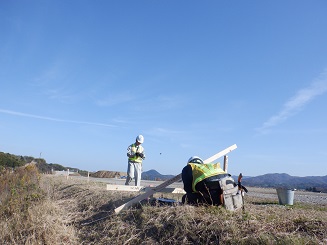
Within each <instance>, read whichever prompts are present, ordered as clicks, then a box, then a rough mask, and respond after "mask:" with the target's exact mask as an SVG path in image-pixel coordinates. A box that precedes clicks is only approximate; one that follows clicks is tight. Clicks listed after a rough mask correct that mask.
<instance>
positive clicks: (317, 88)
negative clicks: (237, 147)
mask: <svg viewBox="0 0 327 245" xmlns="http://www.w3.org/2000/svg"><path fill="white" fill-rule="evenodd" d="M326 92H327V69H325V70H324V72H322V73H321V74H320V76H319V77H318V78H317V79H315V80H314V81H313V82H312V83H311V85H310V86H309V87H307V88H304V89H301V90H299V91H298V92H297V93H296V94H295V96H293V97H292V98H290V99H289V100H288V101H287V102H286V103H285V104H284V105H283V108H282V109H281V111H280V112H279V113H278V114H277V115H274V116H272V117H271V118H269V119H268V120H267V121H266V122H265V123H264V124H263V125H262V127H260V128H258V129H257V130H258V131H259V132H260V133H266V132H268V130H269V129H270V128H272V127H274V126H276V125H278V124H280V123H282V122H283V121H285V120H287V119H288V118H289V117H291V116H293V115H295V114H296V113H298V112H299V111H301V110H302V108H303V107H304V106H305V105H306V104H308V103H309V102H310V101H312V100H313V99H315V98H316V97H317V96H319V95H322V94H324V93H326Z"/></svg>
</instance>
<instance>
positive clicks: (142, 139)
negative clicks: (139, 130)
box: [136, 134, 144, 144]
mask: <svg viewBox="0 0 327 245" xmlns="http://www.w3.org/2000/svg"><path fill="white" fill-rule="evenodd" d="M136 141H137V142H139V143H141V144H142V143H143V142H144V137H143V135H141V134H140V135H138V136H137V137H136Z"/></svg>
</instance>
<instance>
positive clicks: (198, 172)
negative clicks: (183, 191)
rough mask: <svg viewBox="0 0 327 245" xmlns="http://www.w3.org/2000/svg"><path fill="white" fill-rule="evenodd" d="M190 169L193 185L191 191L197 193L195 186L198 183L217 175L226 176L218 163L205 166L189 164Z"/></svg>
mask: <svg viewBox="0 0 327 245" xmlns="http://www.w3.org/2000/svg"><path fill="white" fill-rule="evenodd" d="M189 165H191V167H192V175H193V183H192V189H193V191H194V192H197V190H196V189H195V186H196V184H197V183H199V182H200V181H202V180H204V179H206V178H209V177H212V176H215V175H219V174H226V172H225V171H224V170H222V169H221V168H220V163H207V164H196V163H189Z"/></svg>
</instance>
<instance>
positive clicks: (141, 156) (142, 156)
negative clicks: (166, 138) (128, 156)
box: [135, 152, 144, 159]
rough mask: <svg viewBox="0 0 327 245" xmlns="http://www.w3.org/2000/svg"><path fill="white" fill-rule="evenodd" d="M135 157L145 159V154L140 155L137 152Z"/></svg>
mask: <svg viewBox="0 0 327 245" xmlns="http://www.w3.org/2000/svg"><path fill="white" fill-rule="evenodd" d="M135 156H137V157H140V158H142V159H143V158H144V154H143V153H139V152H136V153H135Z"/></svg>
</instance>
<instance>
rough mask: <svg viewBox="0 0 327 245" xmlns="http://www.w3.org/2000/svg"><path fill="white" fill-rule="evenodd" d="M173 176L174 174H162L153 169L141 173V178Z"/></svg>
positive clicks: (169, 177) (151, 178) (167, 177)
mask: <svg viewBox="0 0 327 245" xmlns="http://www.w3.org/2000/svg"><path fill="white" fill-rule="evenodd" d="M173 177H175V175H169V174H168V175H163V174H160V173H159V172H158V171H156V170H154V169H151V170H149V171H145V172H143V173H142V179H143V180H167V179H171V178H173Z"/></svg>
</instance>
